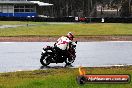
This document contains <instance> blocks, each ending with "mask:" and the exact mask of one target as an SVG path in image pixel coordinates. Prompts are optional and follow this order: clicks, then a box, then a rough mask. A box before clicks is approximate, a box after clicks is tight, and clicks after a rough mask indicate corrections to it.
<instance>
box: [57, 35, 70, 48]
mask: <svg viewBox="0 0 132 88" xmlns="http://www.w3.org/2000/svg"><path fill="white" fill-rule="evenodd" d="M70 42H72V41H71V40H69V38H67V37H65V36H62V37H60V38H59V39H58V40H57V43H56V46H57V47H58V48H60V49H61V50H66V49H69V43H70Z"/></svg>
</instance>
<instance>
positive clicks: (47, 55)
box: [40, 54, 50, 66]
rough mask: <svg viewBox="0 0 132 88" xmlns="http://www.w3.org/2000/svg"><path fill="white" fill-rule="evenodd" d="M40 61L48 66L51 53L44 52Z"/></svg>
mask: <svg viewBox="0 0 132 88" xmlns="http://www.w3.org/2000/svg"><path fill="white" fill-rule="evenodd" d="M40 63H41V64H42V65H43V66H48V65H49V64H50V55H49V54H43V55H42V56H41V58H40Z"/></svg>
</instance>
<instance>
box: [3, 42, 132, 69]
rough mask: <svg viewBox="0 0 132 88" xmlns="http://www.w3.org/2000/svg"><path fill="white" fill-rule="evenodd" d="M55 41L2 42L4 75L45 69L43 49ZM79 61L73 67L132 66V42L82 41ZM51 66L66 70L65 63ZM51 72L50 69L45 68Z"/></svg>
mask: <svg viewBox="0 0 132 88" xmlns="http://www.w3.org/2000/svg"><path fill="white" fill-rule="evenodd" d="M53 44H54V43H53V42H0V72H12V71H21V70H37V69H42V68H43V67H42V65H41V64H40V61H39V60H40V56H41V50H42V48H43V46H46V45H53ZM76 52H77V53H76V55H77V58H76V60H75V62H74V63H73V64H72V66H73V67H79V66H85V67H86V66H88V67H99V66H111V65H122V64H123V65H131V64H132V58H131V57H132V42H130V41H116V42H115V41H106V42H78V44H77V49H76ZM49 66H50V67H53V68H55V67H64V66H65V63H62V64H60V63H59V64H50V65H49ZM44 69H48V68H44Z"/></svg>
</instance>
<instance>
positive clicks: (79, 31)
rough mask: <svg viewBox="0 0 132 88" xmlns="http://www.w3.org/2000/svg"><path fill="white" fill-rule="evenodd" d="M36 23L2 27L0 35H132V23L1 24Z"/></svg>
mask: <svg viewBox="0 0 132 88" xmlns="http://www.w3.org/2000/svg"><path fill="white" fill-rule="evenodd" d="M27 23H28V24H36V25H35V26H28V27H27V26H25V27H17V28H6V29H0V36H51V37H55V36H61V35H65V34H67V32H69V31H71V32H73V33H74V34H75V35H76V36H77V37H80V36H89V35H132V24H123V23H103V24H102V23H91V24H89V23H86V24H84V23H77V24H49V23H46V22H19V21H18V22H17V21H11V22H5V21H2V22H1V21H0V24H1V25H2V24H27Z"/></svg>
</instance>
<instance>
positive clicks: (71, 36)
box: [66, 32, 74, 40]
mask: <svg viewBox="0 0 132 88" xmlns="http://www.w3.org/2000/svg"><path fill="white" fill-rule="evenodd" d="M66 37H68V38H69V39H70V40H73V38H74V35H73V34H72V33H71V32H68V34H67V36H66Z"/></svg>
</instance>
